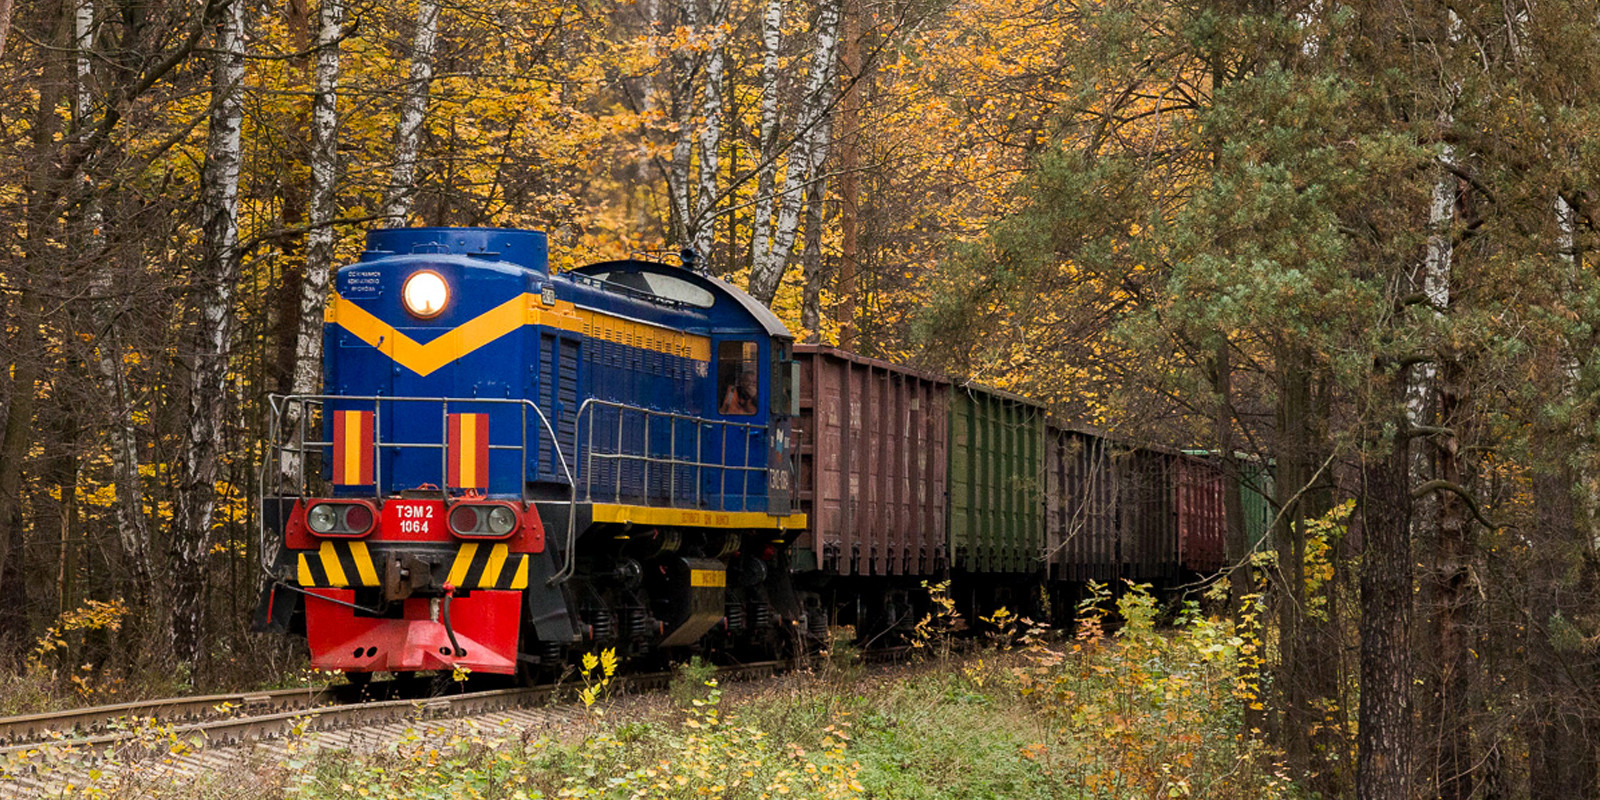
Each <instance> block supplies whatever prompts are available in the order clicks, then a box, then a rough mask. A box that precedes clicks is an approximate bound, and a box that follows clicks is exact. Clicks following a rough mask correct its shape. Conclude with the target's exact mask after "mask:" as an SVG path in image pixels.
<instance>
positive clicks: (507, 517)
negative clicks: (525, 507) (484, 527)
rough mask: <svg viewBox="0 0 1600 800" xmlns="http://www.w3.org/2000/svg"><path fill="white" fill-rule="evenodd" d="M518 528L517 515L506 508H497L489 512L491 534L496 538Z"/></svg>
mask: <svg viewBox="0 0 1600 800" xmlns="http://www.w3.org/2000/svg"><path fill="white" fill-rule="evenodd" d="M516 526H517V515H516V514H513V513H511V509H509V508H506V507H505V506H496V507H495V508H494V510H492V511H490V512H489V532H490V533H493V534H494V535H496V536H504V535H506V534H508V533H510V532H511V529H512V528H515V527H516Z"/></svg>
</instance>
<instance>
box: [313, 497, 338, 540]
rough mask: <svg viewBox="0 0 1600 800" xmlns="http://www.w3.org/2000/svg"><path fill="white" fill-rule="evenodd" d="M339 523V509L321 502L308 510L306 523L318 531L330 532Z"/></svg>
mask: <svg viewBox="0 0 1600 800" xmlns="http://www.w3.org/2000/svg"><path fill="white" fill-rule="evenodd" d="M338 524H339V509H338V508H337V507H335V506H331V505H329V504H327V503H319V504H317V505H314V506H312V507H311V508H310V509H309V510H307V511H306V525H307V526H308V527H310V528H311V530H313V531H316V532H317V533H328V532H330V531H332V530H333V529H334V528H335V527H337V526H338Z"/></svg>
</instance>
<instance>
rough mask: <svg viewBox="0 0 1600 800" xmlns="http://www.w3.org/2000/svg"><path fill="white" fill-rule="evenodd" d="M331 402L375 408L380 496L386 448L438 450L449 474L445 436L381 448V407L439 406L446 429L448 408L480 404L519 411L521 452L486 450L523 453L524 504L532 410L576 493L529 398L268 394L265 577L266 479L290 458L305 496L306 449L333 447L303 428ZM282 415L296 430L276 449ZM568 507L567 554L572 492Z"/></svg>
mask: <svg viewBox="0 0 1600 800" xmlns="http://www.w3.org/2000/svg"><path fill="white" fill-rule="evenodd" d="M329 401H337V402H352V403H368V402H370V403H372V404H373V423H372V424H373V432H374V436H373V442H372V448H373V484H374V485H375V486H377V487H379V492H380V493H381V491H382V486H383V459H382V458H381V456H382V451H383V448H385V447H388V448H392V449H408V448H415V449H438V450H439V459H440V469H441V472H440V474H441V475H443V474H446V473H447V472H448V464H447V460H448V458H449V450H448V446H447V445H446V443H445V439H447V438H448V437H447V436H446V435H445V431H441V438H440V441H439V442H438V443H432V442H384V441H383V440H382V438H381V434H380V433H379V432H380V431H382V427H381V422H382V417H381V414H382V408H383V405H384V404H385V403H390V404H394V403H436V404H438V405H439V416H440V418H441V419H442V420H443V421H444V424H445V425H446V426H447V427H448V425H449V413H450V404H451V403H456V404H458V405H483V404H489V405H501V406H508V405H514V406H518V407H519V408H521V410H522V419H523V422H522V444H521V446H516V445H494V444H491V445H487V447H488V449H490V450H518V451H520V452H521V453H522V456H521V458H520V459H518V464H519V468H520V469H521V471H522V481H521V484H520V491H521V493H522V495H523V498H524V500H526V498H527V486H528V480H527V478H528V455H527V451H528V409H530V408H531V409H533V413H534V414H536V415H537V416H538V417H539V423H540V425H541V426H543V428H544V430H545V432H546V433H547V434H548V435H549V437H550V439H549V441H550V449H551V450H553V451H555V454H556V458H557V459H559V461H560V464H561V471H562V473H563V474H565V475H566V478H567V483H568V484H569V485H571V486H573V487H576V485H577V480H576V479H575V478H574V476H573V474H572V466H571V465H570V464H568V463H567V456H566V454H565V453H563V452H562V451H561V443H560V440H559V438H558V437H557V436H556V431H555V427H554V426H553V425H551V424H550V418H549V417H547V416H545V413H544V409H542V408H540V407H539V404H538V403H535V402H533V401H532V400H529V399H527V398H492V397H485V398H476V397H473V398H469V397H393V396H388V395H310V394H308V395H294V394H290V395H279V394H269V395H267V403H268V405H269V408H270V415H269V418H268V421H267V441H268V442H269V444H268V445H267V452H266V455H265V458H263V459H262V462H261V469H260V471H259V472H258V478H257V496H258V497H259V498H260V502H261V503H262V504H263V508H262V509H258V513H257V538H258V541H257V544H258V548H257V549H258V552H259V555H260V558H261V565H262V569H263V571H265V572H268V573H270V572H271V569H272V562H271V560H270V559H269V558H268V557H267V528H266V515H265V513H262V512H264V504H265V502H266V498H267V481H268V473H269V472H270V471H271V470H272V469H273V468H274V466H278V465H281V463H282V461H283V459H284V458H286V457H290V456H292V458H293V460H294V464H295V471H296V472H297V473H298V474H297V475H296V476H295V478H296V480H295V489H296V491H297V494H296V495H295V496H297V497H304V492H305V487H306V475H305V456H306V454H307V452H308V451H309V449H310V448H313V447H319V448H320V447H330V446H332V445H333V442H331V441H322V440H321V439H317V440H315V441H307V440H306V434H305V429H306V425H307V419H308V418H310V416H311V414H310V410H311V407H312V406H313V405H315V406H317V407H318V408H321V407H322V406H324V405H326V404H327V403H328V402H329ZM295 409H298V411H297V413H293V414H291V413H290V412H291V411H293V410H295ZM285 415H289V416H291V417H292V418H293V421H294V426H295V433H294V434H293V435H291V436H289V437H288V438H287V441H286V442H284V443H279V440H280V438H281V436H280V431H279V421H280V419H281V418H282V417H284V416H285ZM277 477H278V479H279V480H280V481H281V480H282V478H283V474H282V472H280V473H279V475H278V476H277ZM441 491H445V490H443V489H442V490H441ZM279 496H280V497H281V496H282V495H279ZM447 499H448V498H447ZM568 506H569V507H568V511H567V548H568V550H569V551H570V550H571V548H572V543H573V540H574V538H575V536H576V525H577V523H576V517H577V515H576V514H575V513H574V509H575V508H576V506H577V495H576V491H574V492H573V493H572V496H571V497H570V498H569V499H568Z"/></svg>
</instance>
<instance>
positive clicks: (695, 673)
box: [667, 656, 717, 708]
mask: <svg viewBox="0 0 1600 800" xmlns="http://www.w3.org/2000/svg"><path fill="white" fill-rule="evenodd" d="M716 674H717V668H716V667H715V666H712V665H711V664H710V663H708V662H706V661H705V659H702V658H701V657H699V656H692V657H690V658H689V660H688V661H685V662H683V663H682V664H679V665H678V668H677V670H676V672H675V673H674V674H673V676H672V682H671V683H670V684H668V685H667V696H669V697H671V698H672V704H673V705H675V706H677V707H678V708H689V707H690V706H691V705H692V704H693V703H694V701H696V700H704V699H706V698H707V697H708V696H710V694H711V693H710V691H709V689H708V688H707V687H708V686H710V684H711V683H712V680H711V679H712V678H713V677H715V676H716Z"/></svg>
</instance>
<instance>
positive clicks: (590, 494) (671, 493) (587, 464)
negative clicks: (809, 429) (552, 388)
mask: <svg viewBox="0 0 1600 800" xmlns="http://www.w3.org/2000/svg"><path fill="white" fill-rule="evenodd" d="M597 407H599V408H610V409H615V410H616V411H617V412H618V414H617V440H616V446H617V449H618V450H621V449H622V430H623V427H622V423H623V415H624V414H626V413H630V412H631V413H637V414H640V415H642V416H643V417H644V420H645V427H644V433H643V436H644V447H643V450H644V452H643V453H642V454H639V455H634V454H630V453H620V452H619V453H596V452H595V450H594V428H595V422H594V409H595V408H597ZM586 413H587V414H588V415H589V420H588V421H589V426H588V441H587V445H588V447H586V448H581V449H580V448H579V446H578V445H579V438H580V437H581V436H582V435H583V431H584V424H583V423H584V415H585V414H586ZM651 418H657V419H665V420H667V421H669V422H670V423H671V424H672V428H671V439H670V443H669V445H668V447H669V449H670V450H671V451H672V453H671V456H670V457H669V458H657V457H654V456H652V455H650V441H651V440H650V420H651ZM679 422H688V423H692V424H694V425H695V426H696V429H695V431H696V433H695V458H694V460H693V461H683V460H679V459H678V457H677V455H678V440H677V438H678V426H677V423H679ZM702 425H705V426H711V425H715V426H721V427H722V431H723V435H722V463H713V462H707V461H705V460H704V453H703V452H701V442H702V440H701V437H700V435H699V426H702ZM730 428H733V429H739V430H748V431H750V432H752V433H761V434H765V432H766V426H765V425H762V424H760V423H752V422H736V421H733V420H718V419H707V418H705V417H696V416H691V415H689V414H680V413H677V412H675V411H659V410H656V409H650V408H644V407H642V406H635V405H630V404H628V403H619V402H616V401H614V400H602V399H600V398H598V397H590V398H586V399H584V401H583V402H582V403H581V404H579V406H578V411H577V413H576V414H574V415H573V425H572V452H573V456H574V458H576V457H578V455H579V454H580V453H581V454H583V459H584V461H583V464H582V467H583V468H582V469H581V470H580V471H579V474H581V475H583V483H584V499H585V501H586V502H591V503H592V502H594V470H593V466H594V460H595V459H596V458H599V459H603V460H612V461H616V462H619V463H620V462H624V461H637V462H640V463H642V464H644V475H643V476H642V479H641V484H642V485H643V494H644V497H645V498H646V499H648V498H649V496H650V465H651V464H667V465H668V468H669V469H670V470H671V471H670V472H669V475H670V478H669V482H668V489H667V492H668V497H669V499H673V498H676V497H677V468H678V467H689V468H692V469H694V470H695V479H694V486H695V506H696V507H698V506H699V505H700V504H701V502H702V498H701V497H700V486H701V483H702V481H701V478H702V477H703V476H704V470H705V469H707V468H715V469H720V470H723V475H722V492H721V496H723V497H726V496H727V487H728V481H727V471H729V470H732V471H736V472H739V473H742V474H743V484H742V488H743V492H742V493H741V494H740V508H741V509H744V510H748V503H749V497H750V473H752V472H762V473H764V472H766V471H767V465H766V463H765V460H764V459H763V460H762V463H761V464H760V465H759V466H757V465H749V464H746V465H743V466H729V465H728V464H727V463H726V462H727V460H728V453H727V449H728V436H727V432H728V430H729V429H730ZM763 446H764V445H763ZM746 447H747V448H748V443H747V444H746ZM748 452H749V451H748V449H747V450H746V453H748ZM577 499H578V484H577V482H576V481H573V482H572V502H573V505H574V506H576V504H577ZM612 499H613V500H614V501H620V500H621V499H622V470H621V468H620V466H619V468H618V469H617V476H616V488H615V490H614V491H613V493H612ZM575 564H576V561H575V554H574V552H573V548H572V546H571V542H570V541H569V543H568V547H567V555H566V563H565V564H563V565H562V567H561V569H560V570H559V571H558V572H557V573H556V577H553V578H551V583H552V584H554V583H556V582H558V579H559V580H565V579H566V578H567V577H568V576H570V575H571V572H572V570H573V568H574V566H575Z"/></svg>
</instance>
